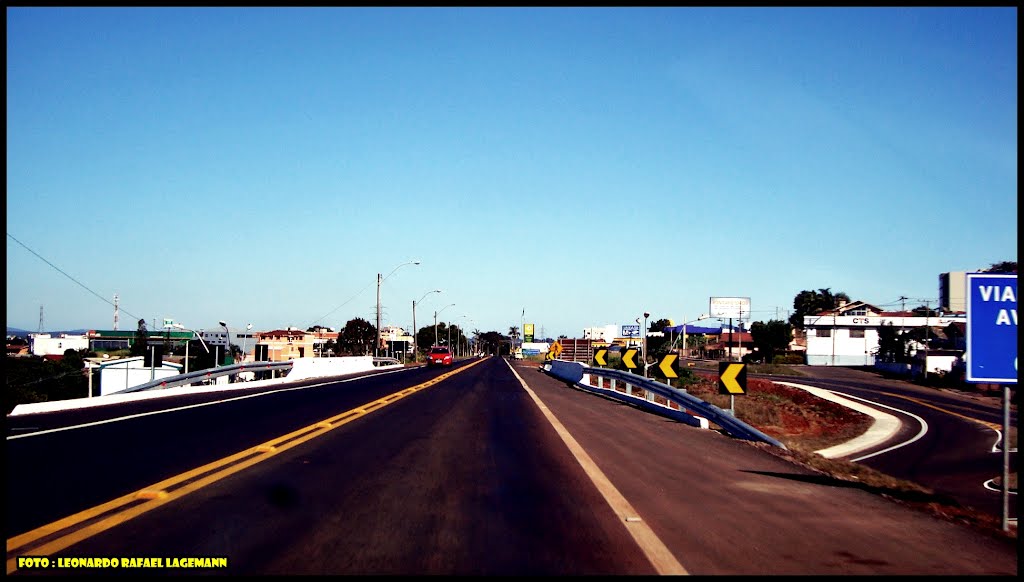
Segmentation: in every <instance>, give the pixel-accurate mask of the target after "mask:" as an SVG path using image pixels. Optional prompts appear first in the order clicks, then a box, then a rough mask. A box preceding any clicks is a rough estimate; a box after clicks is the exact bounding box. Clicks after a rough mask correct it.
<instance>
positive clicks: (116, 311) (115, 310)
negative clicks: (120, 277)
mask: <svg viewBox="0 0 1024 582" xmlns="http://www.w3.org/2000/svg"><path fill="white" fill-rule="evenodd" d="M118 315H119V314H118V307H117V293H114V331H117V318H118Z"/></svg>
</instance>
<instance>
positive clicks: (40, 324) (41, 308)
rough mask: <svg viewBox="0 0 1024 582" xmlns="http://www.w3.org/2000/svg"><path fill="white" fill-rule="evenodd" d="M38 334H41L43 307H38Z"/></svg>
mask: <svg viewBox="0 0 1024 582" xmlns="http://www.w3.org/2000/svg"><path fill="white" fill-rule="evenodd" d="M39 333H43V306H42V305H40V306H39Z"/></svg>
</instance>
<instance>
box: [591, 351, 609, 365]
mask: <svg viewBox="0 0 1024 582" xmlns="http://www.w3.org/2000/svg"><path fill="white" fill-rule="evenodd" d="M607 355H608V348H597V349H596V350H594V363H595V364H597V365H598V366H607V365H608V359H607V358H606V357H605V356H607Z"/></svg>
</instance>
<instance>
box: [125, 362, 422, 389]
mask: <svg viewBox="0 0 1024 582" xmlns="http://www.w3.org/2000/svg"><path fill="white" fill-rule="evenodd" d="M296 361H297V360H287V361H284V362H243V363H241V364H230V365H227V366H219V367H216V368H207V369H205V370H198V371H195V372H189V373H188V374H179V375H177V376H169V377H166V378H161V379H159V380H152V381H150V382H146V383H144V384H138V385H135V386H132V387H130V388H126V389H124V390H119V391H117V392H111V394H129V393H132V392H145V391H147V390H162V389H164V388H174V387H177V386H190V385H192V384H196V383H198V382H203V383H204V384H205V383H206V382H207V381H211V380H216V379H217V378H220V377H222V376H232V375H235V374H240V373H242V372H266V371H273V372H276V373H279V374H280V376H279V377H278V378H277V379H278V380H282V381H283V380H285V379H286V378H288V376H289V373H291V372H292V371H293V370H294V369H296V364H295V362H296ZM299 361H301V364H302V370H301V371H300V372H296V374H293V375H298V376H299V377H301V379H307V378H316V377H329V376H334V375H344V374H350V373H357V372H365V371H370V370H376V369H380V368H396V367H397V368H401V367H403V365H402V363H401V362H399V361H398V359H397V358H390V357H373V356H353V357H343V358H308V359H305V360H302V359H301V358H300V360H299ZM314 363H316V364H323V365H316V366H313V365H308V364H314Z"/></svg>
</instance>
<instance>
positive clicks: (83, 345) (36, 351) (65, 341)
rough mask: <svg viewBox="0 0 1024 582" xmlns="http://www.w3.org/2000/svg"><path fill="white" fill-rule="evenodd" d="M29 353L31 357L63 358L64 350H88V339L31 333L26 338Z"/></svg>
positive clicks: (78, 336)
mask: <svg viewBox="0 0 1024 582" xmlns="http://www.w3.org/2000/svg"><path fill="white" fill-rule="evenodd" d="M28 343H29V351H30V352H31V353H32V355H33V356H63V355H64V350H87V349H89V337H88V336H84V335H68V334H66V333H62V334H60V335H59V336H57V337H53V336H52V335H50V334H48V333H31V334H29V336H28Z"/></svg>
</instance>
